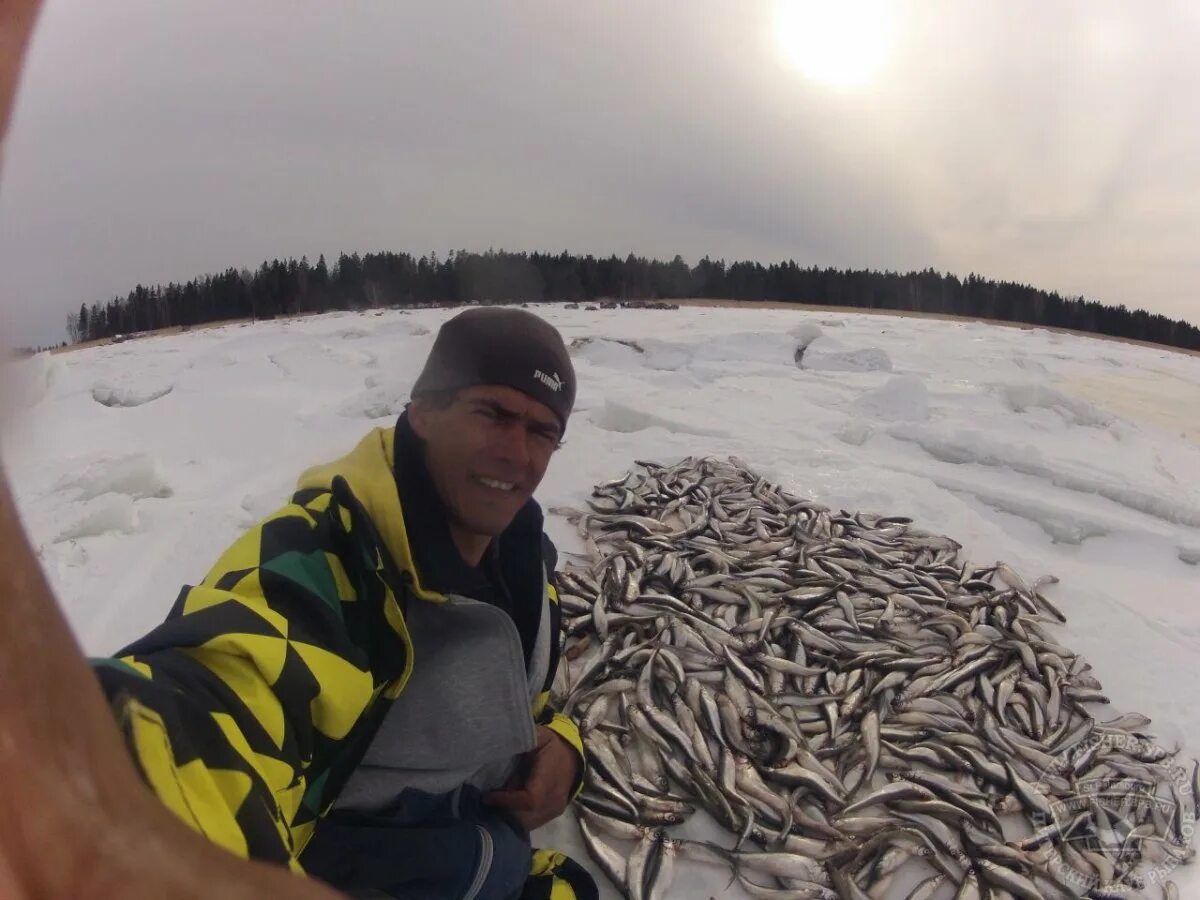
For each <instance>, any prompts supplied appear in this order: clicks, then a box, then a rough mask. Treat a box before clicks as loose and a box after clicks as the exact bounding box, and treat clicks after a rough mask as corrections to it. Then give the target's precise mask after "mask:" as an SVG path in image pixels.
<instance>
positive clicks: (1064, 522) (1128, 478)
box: [4, 306, 1200, 897]
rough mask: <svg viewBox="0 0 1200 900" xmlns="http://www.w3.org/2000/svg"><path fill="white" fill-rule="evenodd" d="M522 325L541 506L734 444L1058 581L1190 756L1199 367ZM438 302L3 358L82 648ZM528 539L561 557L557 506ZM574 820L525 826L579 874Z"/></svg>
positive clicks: (1077, 641)
mask: <svg viewBox="0 0 1200 900" xmlns="http://www.w3.org/2000/svg"><path fill="white" fill-rule="evenodd" d="M543 312H544V315H545V316H546V317H547V318H548V319H549V320H550V321H551V322H552V323H553V324H555V325H556V326H558V327H559V328H560V329H561V331H562V332H563V335H564V337H565V338H566V340H567V341H568V343H574V344H575V349H574V350H573V356H574V359H575V364H576V368H577V372H578V376H579V382H580V385H579V395H578V400H577V406H576V415H575V416H574V417H573V418H572V420H571V422H570V425H569V428H568V430H567V435H566V445H565V446H564V447H563V449H562V450H561V451H560V453H559V454H558V456H557V457H556V458H555V459H554V461H553V462H552V464H551V467H550V471H549V473H548V475H547V477H546V479H545V481H544V482H543V485H542V487H541V489H540V491H539V499H540V500H541V502H542V504H543V506H545V507H547V508H549V507H553V506H580V505H582V504H583V503H584V500H585V498H586V496H587V494H588V492H589V489H590V486H591V485H592V484H594V483H596V482H598V481H601V480H606V479H609V478H612V477H615V476H617V475H619V474H621V473H622V472H624V471H625V470H626V469H628V468H629V467H630V466H631V465H632V463H633V461H634V459H659V460H662V461H669V460H672V459H678V458H679V457H682V456H687V455H700V454H713V455H730V454H734V455H737V456H739V457H741V458H743V459H745V460H746V461H747V462H748V463H749V464H750V465H751V466H753V467H754V468H756V469H757V470H759V471H760V472H762V473H763V474H764V475H766V476H768V477H769V478H771V479H773V480H775V481H777V482H779V483H781V484H782V485H783V486H784V487H785V488H787V489H788V490H790V491H792V492H794V493H796V494H799V495H801V496H804V497H808V498H811V499H814V500H816V501H818V502H821V503H824V504H826V505H829V506H832V507H834V508H845V509H862V510H868V511H873V512H879V513H888V514H898V515H906V516H911V517H913V518H914V519H915V520H916V521H917V524H918V525H919V526H920V527H923V528H925V529H928V530H932V531H935V532H939V533H944V534H947V535H950V536H951V537H953V538H955V539H956V540H958V541H959V542H960V543H962V544H963V546H964V551H963V552H964V554H966V555H968V556H969V557H970V558H971V559H972V560H974V561H976V562H978V563H979V564H987V563H990V562H994V561H995V560H998V559H1003V560H1005V561H1007V562H1009V563H1010V564H1011V565H1012V566H1013V567H1014V568H1015V569H1016V570H1017V571H1018V572H1021V573H1022V574H1024V575H1026V576H1027V577H1029V578H1034V577H1037V576H1039V575H1042V574H1053V575H1056V576H1058V577H1059V578H1060V579H1061V582H1060V584H1058V585H1057V586H1055V587H1054V588H1053V589H1051V592H1050V594H1049V596H1050V597H1051V598H1052V599H1053V600H1054V602H1055V603H1056V604H1057V605H1058V606H1059V607H1060V608H1062V609H1063V610H1064V611H1065V612H1066V614H1067V615H1068V616H1069V618H1070V621H1069V623H1068V625H1067V626H1065V627H1064V628H1063V629H1062V630H1061V633H1060V637H1061V642H1062V643H1064V644H1066V645H1068V646H1070V647H1072V648H1074V649H1077V650H1078V651H1080V652H1082V653H1083V654H1084V655H1086V656H1087V657H1088V658H1089V659H1090V660H1091V662H1092V663H1093V665H1094V666H1095V669H1096V672H1097V675H1098V677H1099V678H1100V680H1101V681H1102V683H1103V684H1104V687H1105V690H1106V693H1107V694H1108V696H1109V697H1111V698H1112V701H1113V708H1114V710H1118V711H1127V710H1138V711H1141V712H1144V713H1146V714H1147V715H1150V716H1151V717H1152V718H1153V720H1154V722H1153V725H1152V726H1151V730H1153V731H1154V732H1155V733H1156V734H1157V735H1158V736H1159V737H1160V738H1161V739H1162V740H1163V741H1164V742H1165V743H1166V744H1167V745H1168V746H1174V744H1176V743H1183V744H1185V745H1186V746H1187V747H1188V748H1189V749H1190V750H1191V751H1192V752H1195V751H1198V750H1200V702H1197V699H1198V697H1197V694H1196V692H1195V691H1193V690H1192V689H1190V688H1189V687H1188V685H1189V684H1190V683H1191V677H1192V676H1193V673H1194V671H1195V669H1196V667H1197V665H1198V664H1200V486H1198V485H1200V480H1198V479H1197V474H1198V473H1200V357H1196V356H1191V355H1187V354H1183V353H1176V352H1171V351H1168V350H1165V349H1156V348H1151V347H1143V346H1135V345H1130V344H1123V343H1118V342H1114V341H1105V340H1100V339H1094V338H1084V337H1077V336H1071V335H1063V334H1057V333H1052V332H1049V331H1046V330H1044V329H1036V328H1010V327H1000V326H992V325H985V324H982V323H975V322H968V321H937V320H930V319H918V318H903V317H896V316H872V315H866V314H837V313H831V312H823V313H813V312H806V311H802V310H753V311H747V310H739V309H720V308H689V307H684V308H683V309H681V310H679V311H665V310H614V311H604V310H593V311H589V310H568V309H566V308H564V307H561V306H552V307H547V308H545V309H544V311H543ZM452 314H453V311H452V310H417V311H411V312H400V311H387V312H383V313H378V312H372V313H364V314H361V315H360V314H354V313H338V314H331V315H325V316H320V317H312V318H305V319H297V320H291V321H286V322H283V321H281V322H269V323H256V324H234V325H226V326H222V327H218V328H212V329H197V330H194V331H192V332H190V333H188V334H180V335H174V336H165V337H158V338H150V339H144V340H136V341H130V342H127V343H124V344H121V345H111V346H103V347H95V348H91V349H87V350H80V351H76V352H71V353H66V354H61V355H57V356H54V357H47V356H41V357H35V358H33V359H31V360H26V361H25V362H23V363H21V364H19V365H18V367H17V369H18V371H17V372H16V373H14V375H12V376H11V377H9V378H7V379H6V380H7V381H8V382H9V386H10V391H9V396H8V397H7V398H6V403H7V404H8V405H9V406H12V407H14V408H15V409H16V410H17V411H18V413H17V417H16V419H15V421H14V422H12V423H11V424H9V425H8V426H6V429H5V434H4V441H5V446H4V458H5V460H6V463H7V465H8V468H9V471H10V474H11V476H12V479H13V481H14V484H15V488H16V491H17V495H18V499H19V501H20V503H21V507H22V514H23V516H24V518H25V520H26V522H27V524H28V526H29V529H30V532H31V535H32V537H33V540H34V543H35V546H36V547H37V549H38V552H39V554H40V556H41V559H42V562H43V564H44V565H45V567H46V569H47V571H48V572H49V575H50V579H51V581H52V583H53V584H54V586H55V588H56V589H57V591H58V594H59V597H60V598H61V601H62V603H63V605H64V607H65V609H66V610H67V613H68V616H69V618H70V621H71V623H72V625H73V627H74V628H75V630H76V632H77V634H78V636H79V638H80V640H81V641H82V643H83V644H84V646H85V648H86V650H87V651H88V652H90V653H93V654H102V653H108V652H112V651H113V650H115V649H117V648H118V647H119V646H121V645H122V644H123V643H124V642H127V641H129V640H131V639H133V638H135V637H137V636H138V635H140V634H141V633H143V632H144V631H145V630H147V629H148V628H150V627H151V626H153V625H154V624H156V623H157V622H158V621H159V620H160V619H161V618H162V616H163V615H164V614H165V613H166V611H167V609H168V608H169V607H170V605H171V603H172V601H173V600H174V598H175V596H176V594H177V592H178V590H179V586H180V585H181V584H182V583H184V582H195V581H196V580H198V579H200V578H202V577H203V575H204V573H205V571H206V569H207V568H208V566H209V565H210V564H211V563H212V562H213V561H214V560H215V559H216V557H217V555H218V554H219V552H220V551H221V550H222V549H224V547H225V546H226V545H227V544H228V543H229V542H230V541H232V540H233V539H234V538H235V537H236V536H237V535H238V533H239V532H240V531H241V530H242V529H244V528H246V527H247V526H249V525H250V524H252V523H253V522H254V521H256V520H257V519H258V518H260V517H262V516H264V515H266V514H268V513H270V512H271V511H272V510H273V509H275V508H276V507H277V506H278V505H280V504H281V503H282V502H284V501H285V500H286V498H287V496H288V493H289V490H290V487H291V485H292V483H293V481H294V479H295V477H296V476H297V475H298V474H299V473H300V472H301V471H302V470H303V469H305V468H306V467H307V466H309V465H311V464H313V463H316V462H320V461H324V460H328V459H330V458H333V457H335V456H337V455H339V454H341V453H343V452H345V451H346V450H348V449H349V448H350V447H351V446H353V444H354V443H356V442H357V440H358V439H359V438H360V437H361V435H362V434H363V433H364V432H365V430H366V429H368V428H370V427H372V426H374V425H384V424H388V423H389V422H390V421H391V420H392V419H393V418H394V417H395V416H396V414H397V413H399V411H400V410H401V409H402V408H403V405H404V402H405V401H406V400H407V397H408V390H409V387H410V385H411V384H412V381H413V379H414V378H415V377H416V375H417V373H418V371H419V369H420V366H421V363H422V362H423V360H424V357H425V355H426V353H427V352H428V350H429V347H430V346H431V344H432V342H433V335H434V334H435V333H436V330H437V328H438V326H439V325H440V324H441V323H442V322H443V321H444V320H445V319H446V318H448V317H449V316H450V315H452ZM830 332H833V333H834V334H836V337H833V336H831V334H830ZM799 351H802V352H799ZM798 352H799V356H797V354H798ZM548 529H549V530H550V532H551V535H552V537H554V538H555V540H556V541H557V542H558V543H559V545H560V547H561V548H562V549H563V550H566V551H579V550H582V547H581V545H580V543H579V541H578V538H577V537H576V535H575V531H574V529H573V528H572V527H571V526H570V525H568V524H567V523H566V522H565V521H564V520H562V519H558V518H555V517H551V518H550V520H549V524H548ZM573 829H574V826H573V825H572V824H570V823H567V822H560V823H556V824H554V825H552V826H550V827H549V828H547V829H545V833H544V834H542V835H539V838H541V839H542V842H543V843H545V844H549V845H553V846H560V847H562V848H563V849H564V850H568V851H573V852H574V853H576V854H577V855H578V856H579V858H580V859H581V860H584V861H586V856H585V855H584V854H583V853H582V849H581V848H580V847H579V845H578V841H577V838H576V836H575V834H574V832H573ZM1194 868H1200V867H1194ZM1176 879H1177V881H1179V882H1180V885H1181V887H1182V894H1183V896H1185V897H1187V896H1194V895H1196V894H1197V892H1198V891H1200V879H1198V878H1196V877H1195V876H1193V874H1192V872H1191V870H1189V869H1181V870H1179V871H1178V872H1177V873H1176ZM727 881H728V875H727V872H722V870H720V869H718V868H716V867H711V866H704V865H700V864H697V865H696V866H695V867H694V868H692V867H690V864H689V867H688V868H685V869H683V871H682V872H681V873H680V874H679V876H678V878H677V882H676V884H677V888H676V891H675V894H676V895H678V896H681V897H691V896H697V897H698V896H705V897H707V896H710V895H715V896H730V895H733V894H732V892H727V891H726V890H725V885H726V882H727Z"/></svg>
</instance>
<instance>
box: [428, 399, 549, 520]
mask: <svg viewBox="0 0 1200 900" xmlns="http://www.w3.org/2000/svg"><path fill="white" fill-rule="evenodd" d="M409 421H410V422H411V423H412V427H413V430H414V431H415V432H416V433H417V436H418V437H420V438H421V439H422V440H423V441H424V442H425V450H426V453H425V464H426V466H427V467H428V468H429V473H430V476H431V477H432V478H433V483H434V486H435V487H436V488H437V492H438V495H439V496H440V497H441V499H442V502H443V503H444V504H445V505H446V508H447V510H448V511H449V514H450V518H451V524H452V525H455V526H457V527H458V528H460V529H462V530H464V531H466V532H468V533H470V534H475V535H481V536H487V537H495V536H496V535H498V534H500V533H501V532H502V531H504V529H505V528H507V527H508V525H509V523H510V522H512V520H513V517H514V516H515V515H516V514H517V511H518V510H520V508H521V507H522V506H524V505H525V503H526V501H527V500H529V498H530V497H531V496H533V492H534V490H535V489H536V488H537V486H538V484H540V483H541V480H542V476H543V475H545V474H546V466H547V465H548V464H549V463H550V457H551V455H553V453H554V451H555V449H557V447H558V441H559V438H560V437H561V436H562V429H561V428H560V426H559V424H558V418H557V417H556V416H555V415H554V413H552V412H551V411H550V409H549V407H547V406H545V405H544V404H542V403H539V402H538V401H536V400H534V399H533V398H532V397H530V396H528V395H527V394H523V393H521V392H520V391H518V390H514V389H513V388H509V387H501V386H499V385H477V386H475V387H470V388H466V389H464V390H462V391H460V392H459V393H458V395H457V396H456V397H455V398H454V400H453V402H451V403H450V405H449V406H447V407H445V408H444V409H438V408H436V407H435V406H434V405H433V404H432V403H430V402H428V401H423V400H414V401H413V403H412V405H411V406H410V407H409Z"/></svg>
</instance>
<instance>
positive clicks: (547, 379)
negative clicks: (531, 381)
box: [533, 369, 563, 393]
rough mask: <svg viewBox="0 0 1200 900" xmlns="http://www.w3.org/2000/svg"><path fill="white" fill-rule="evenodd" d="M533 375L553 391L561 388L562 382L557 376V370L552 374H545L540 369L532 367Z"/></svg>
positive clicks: (556, 391)
mask: <svg viewBox="0 0 1200 900" xmlns="http://www.w3.org/2000/svg"><path fill="white" fill-rule="evenodd" d="M533 377H534V378H536V379H537V380H538V381H540V382H541V383H542V384H544V385H545V386H546V387H548V388H550V390H552V391H554V392H555V393H558V392H559V391H561V390H562V386H563V382H562V379H561V378H559V377H558V373H557V372H555V373H554V374H553V375H547V374H546V373H545V372H543V371H542V370H541V369H534V370H533Z"/></svg>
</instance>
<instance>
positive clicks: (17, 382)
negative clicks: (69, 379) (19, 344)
mask: <svg viewBox="0 0 1200 900" xmlns="http://www.w3.org/2000/svg"><path fill="white" fill-rule="evenodd" d="M0 368H3V372H0V376H2V377H0V384H2V385H3V386H4V392H3V394H2V395H0V414H3V412H4V411H5V410H8V409H15V408H18V407H22V406H33V405H35V404H36V403H38V402H39V401H40V400H41V399H42V398H43V397H45V396H46V393H47V392H48V391H49V389H50V386H51V385H52V384H53V383H54V381H55V379H56V378H57V377H58V376H59V374H60V373H61V371H62V368H63V365H62V362H61V361H60V360H59V359H58V358H56V357H54V356H52V355H51V354H49V353H35V354H34V355H33V356H29V357H24V358H15V359H11V360H6V361H4V362H2V363H0Z"/></svg>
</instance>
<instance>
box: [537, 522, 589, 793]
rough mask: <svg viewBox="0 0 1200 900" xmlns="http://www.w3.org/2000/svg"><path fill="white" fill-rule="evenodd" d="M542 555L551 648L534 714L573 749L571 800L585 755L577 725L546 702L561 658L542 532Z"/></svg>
mask: <svg viewBox="0 0 1200 900" xmlns="http://www.w3.org/2000/svg"><path fill="white" fill-rule="evenodd" d="M542 555H543V558H544V559H545V562H546V573H547V582H548V585H547V591H548V593H549V595H550V616H551V619H550V625H551V631H552V634H553V638H552V640H553V650H552V653H551V657H550V658H551V666H550V672H549V674H548V676H547V678H546V690H545V691H543V692H542V693H541V694H540V695H539V696H538V698H537V704H536V706H535V708H534V716H535V718H536V719H537V722H538V724H539V725H545V726H546V727H547V728H549V729H550V730H551V731H553V732H554V733H555V734H557V735H558V736H559V737H561V738H562V739H563V740H565V741H566V742H567V743H568V744H570V745H571V747H572V748H573V749H574V750H575V752H576V753H578V754H579V769H578V775H577V777H576V779H575V785H574V787H573V788H572V790H571V798H572V799H574V798H575V797H576V796H578V795H579V792H580V791H581V790H583V776H584V774H585V772H586V770H587V754H586V753H585V752H584V749H583V738H582V737H581V736H580V734H579V726H578V725H576V724H575V721H574V720H573V719H571V718H570V717H568V716H564V715H563V714H562V713H560V712H558V711H556V710H555V709H554V708H553V707H552V706H551V705H550V689H549V686H550V685H552V684H553V683H554V677H555V675H556V674H557V669H558V666H559V663H560V660H561V658H562V628H561V623H562V612H561V610H560V609H559V605H558V584H557V581H556V579H555V577H554V569H555V566H556V564H557V562H558V551H557V549H556V548H555V546H554V544H553V543H552V542H551V540H550V538H549V537H547V536H546V535H545V534H543V535H542Z"/></svg>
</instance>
